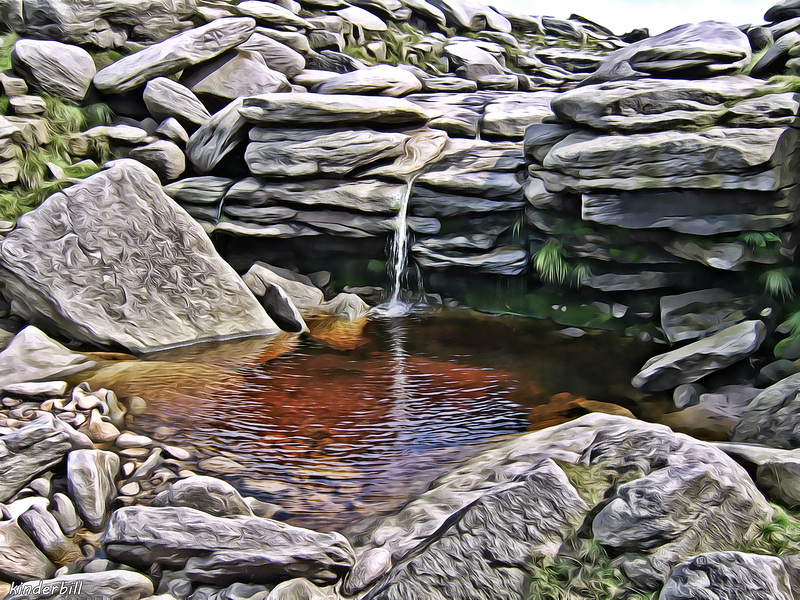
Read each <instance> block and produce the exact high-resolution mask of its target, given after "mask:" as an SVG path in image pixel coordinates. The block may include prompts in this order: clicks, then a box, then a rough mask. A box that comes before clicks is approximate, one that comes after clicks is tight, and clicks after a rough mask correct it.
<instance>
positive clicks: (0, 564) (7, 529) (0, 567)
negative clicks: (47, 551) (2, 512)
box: [0, 521, 56, 581]
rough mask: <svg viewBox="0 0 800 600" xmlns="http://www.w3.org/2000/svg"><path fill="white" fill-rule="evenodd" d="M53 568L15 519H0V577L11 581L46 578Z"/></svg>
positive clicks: (51, 573)
mask: <svg viewBox="0 0 800 600" xmlns="http://www.w3.org/2000/svg"><path fill="white" fill-rule="evenodd" d="M55 570H56V567H55V565H54V564H53V563H51V562H50V561H49V560H48V559H47V557H46V556H45V555H44V554H42V553H41V552H40V551H39V549H38V548H37V547H36V546H35V545H34V543H33V542H32V541H31V539H30V538H29V537H28V536H27V535H25V532H24V531H22V529H20V527H19V525H17V522H16V521H0V577H3V579H7V580H11V581H30V580H37V579H48V578H50V577H52V576H53V573H55Z"/></svg>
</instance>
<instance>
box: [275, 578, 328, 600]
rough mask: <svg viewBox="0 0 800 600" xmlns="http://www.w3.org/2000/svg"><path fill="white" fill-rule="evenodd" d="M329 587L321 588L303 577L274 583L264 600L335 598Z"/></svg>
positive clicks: (322, 599) (324, 599) (325, 599)
mask: <svg viewBox="0 0 800 600" xmlns="http://www.w3.org/2000/svg"><path fill="white" fill-rule="evenodd" d="M336 598H338V596H337V595H336V594H335V593H334V592H333V591H332V590H331V589H330V588H328V589H321V588H319V587H317V586H316V585H314V584H313V583H311V582H310V581H309V580H308V579H305V578H304V577H302V578H298V579H290V580H289V581H284V582H282V583H279V584H278V585H276V586H275V587H274V588H273V589H272V591H271V592H270V594H269V595H268V596H267V597H266V599H265V600H336Z"/></svg>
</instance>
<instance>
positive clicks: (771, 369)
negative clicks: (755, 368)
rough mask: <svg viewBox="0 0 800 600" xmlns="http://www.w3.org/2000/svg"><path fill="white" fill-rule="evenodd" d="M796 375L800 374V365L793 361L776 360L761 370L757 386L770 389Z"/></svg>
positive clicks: (756, 382)
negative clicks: (774, 384)
mask: <svg viewBox="0 0 800 600" xmlns="http://www.w3.org/2000/svg"><path fill="white" fill-rule="evenodd" d="M795 373H800V365H798V364H795V362H794V361H791V360H786V359H781V360H776V361H774V362H771V363H769V364H767V365H764V366H763V367H762V368H761V370H760V371H759V372H758V376H757V377H756V380H755V385H757V386H759V387H761V388H765V387H769V386H771V385H772V384H773V383H778V382H779V381H780V380H781V379H786V378H787V377H789V376H790V375H794V374H795Z"/></svg>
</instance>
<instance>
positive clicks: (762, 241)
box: [739, 231, 781, 250]
mask: <svg viewBox="0 0 800 600" xmlns="http://www.w3.org/2000/svg"><path fill="white" fill-rule="evenodd" d="M739 241H740V242H742V243H743V244H747V245H748V246H750V247H751V248H752V249H753V250H761V249H764V248H766V247H767V246H768V245H769V244H774V243H778V242H780V241H781V238H780V236H779V235H778V234H777V233H773V232H771V231H763V232H762V231H747V232H745V233H742V234H740V235H739Z"/></svg>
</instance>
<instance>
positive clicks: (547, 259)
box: [533, 238, 589, 286]
mask: <svg viewBox="0 0 800 600" xmlns="http://www.w3.org/2000/svg"><path fill="white" fill-rule="evenodd" d="M533 268H534V269H535V270H536V273H537V274H538V275H539V279H541V280H542V282H544V283H549V284H553V285H575V286H580V285H581V284H582V283H583V281H584V279H585V278H586V276H587V275H588V274H589V269H588V268H587V267H586V266H585V265H571V264H570V263H569V262H568V261H567V251H566V250H565V249H564V246H563V244H562V243H561V242H560V241H558V240H556V239H552V238H551V239H549V240H547V241H546V242H545V243H544V245H543V246H542V247H541V248H540V249H539V251H538V252H536V254H534V256H533Z"/></svg>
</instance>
